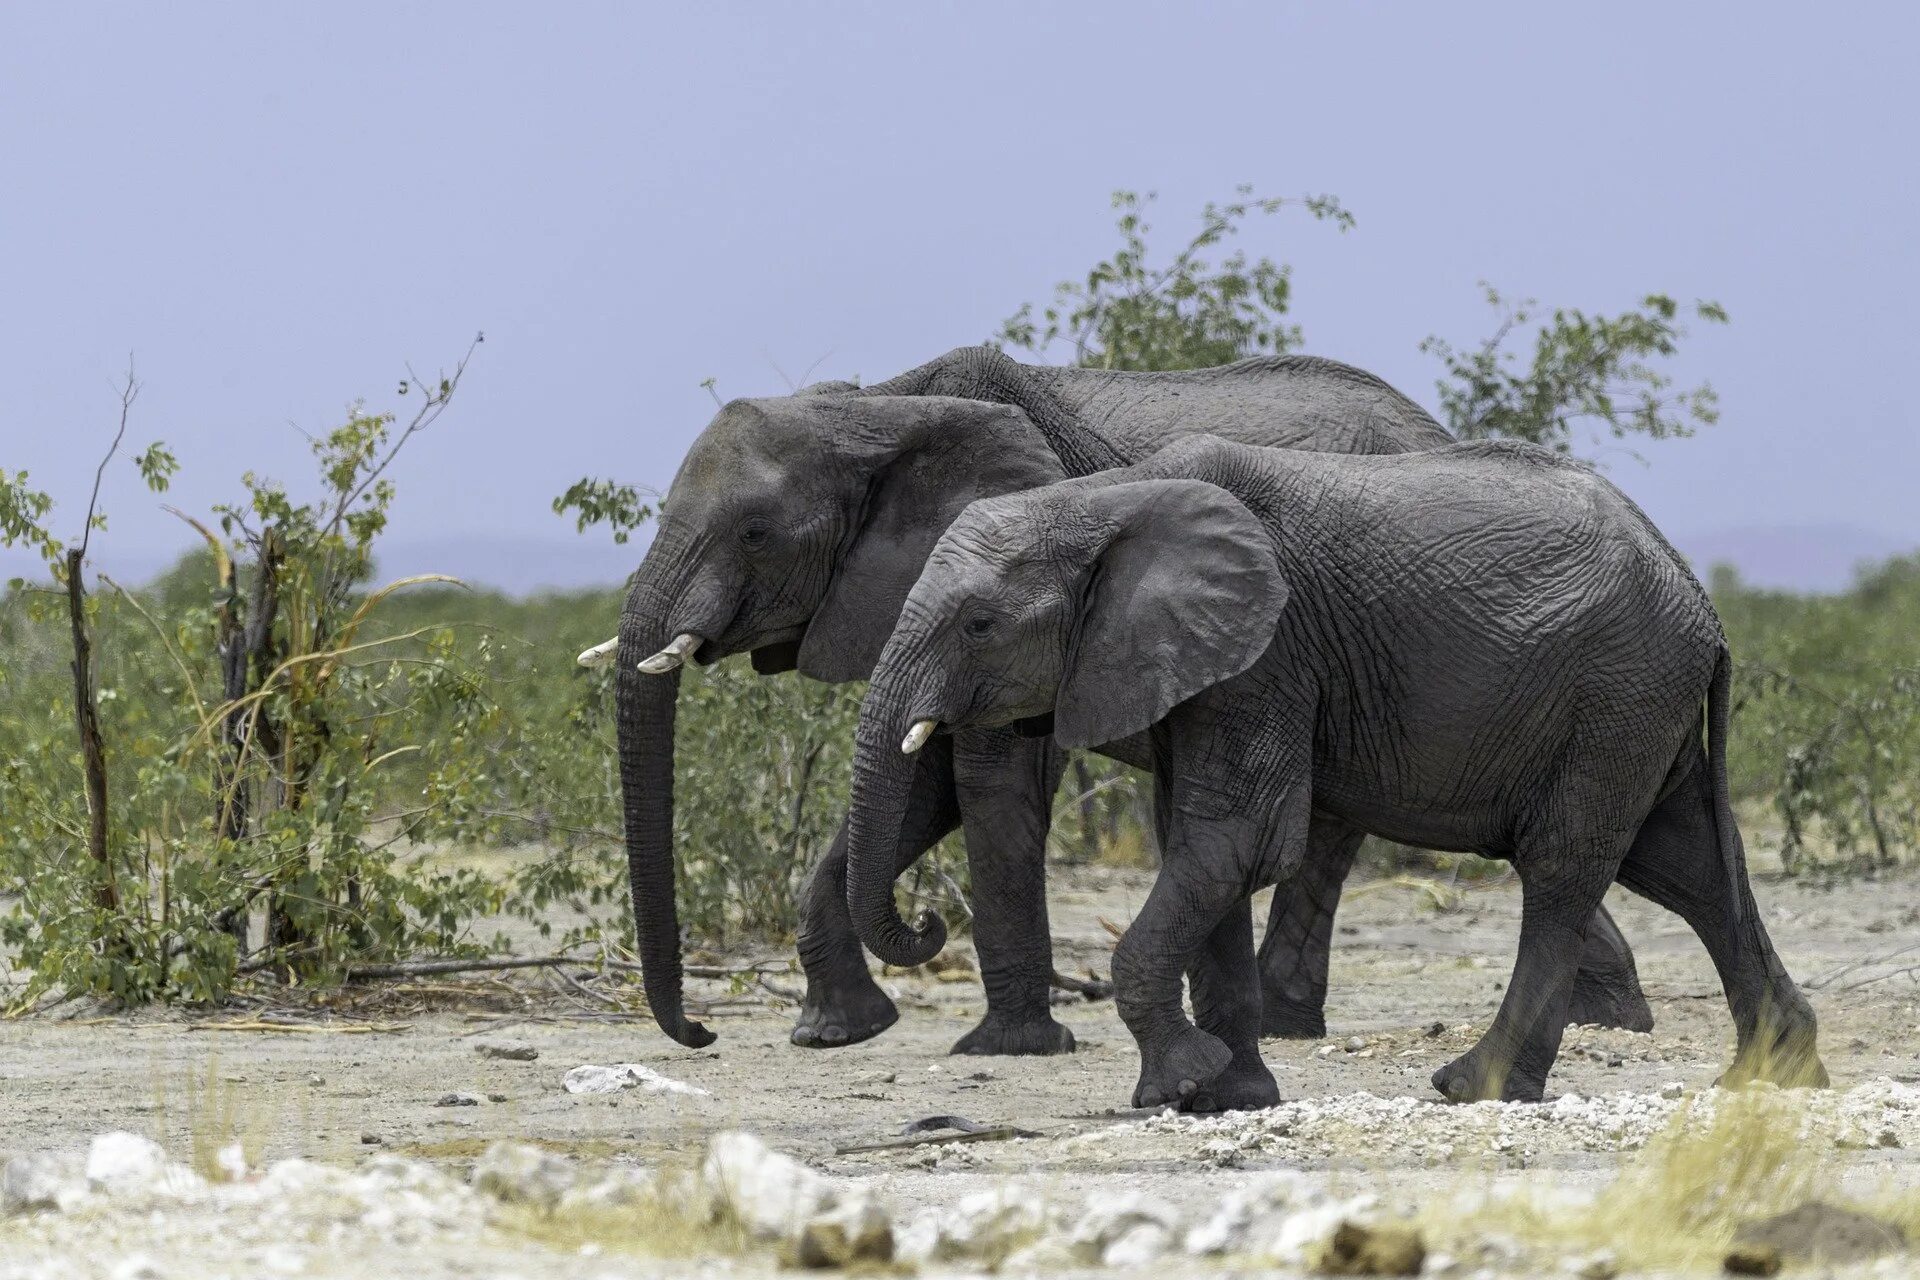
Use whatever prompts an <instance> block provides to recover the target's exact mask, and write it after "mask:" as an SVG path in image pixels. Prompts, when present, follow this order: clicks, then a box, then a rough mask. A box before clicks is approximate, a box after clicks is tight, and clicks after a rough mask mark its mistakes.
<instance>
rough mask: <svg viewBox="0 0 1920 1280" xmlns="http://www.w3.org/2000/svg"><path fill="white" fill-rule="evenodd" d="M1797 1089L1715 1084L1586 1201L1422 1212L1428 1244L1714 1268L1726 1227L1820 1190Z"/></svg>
mask: <svg viewBox="0 0 1920 1280" xmlns="http://www.w3.org/2000/svg"><path fill="white" fill-rule="evenodd" d="M1810 1128H1811V1120H1810V1115H1809V1111H1808V1107H1807V1103H1806V1100H1805V1094H1804V1093H1802V1092H1800V1091H1783V1090H1778V1089H1770V1088H1758V1089H1750V1090H1742V1091H1738V1092H1734V1091H1720V1092H1716V1093H1715V1094H1713V1095H1711V1096H1710V1097H1708V1098H1703V1099H1698V1100H1696V1101H1695V1102H1693V1103H1691V1104H1689V1105H1688V1106H1687V1107H1684V1108H1682V1109H1681V1111H1680V1112H1679V1114H1677V1115H1676V1116H1675V1117H1674V1118H1673V1121H1672V1122H1671V1123H1670V1124H1669V1125H1668V1127H1667V1129H1666V1130H1665V1131H1664V1132H1663V1133H1662V1134H1661V1135H1660V1136H1659V1137H1657V1138H1655V1139H1654V1140H1653V1141H1652V1142H1650V1143H1649V1144H1648V1145H1647V1147H1646V1149H1645V1150H1644V1151H1642V1152H1641V1153H1640V1154H1639V1155H1638V1156H1637V1157H1636V1158H1635V1159H1633V1160H1632V1161H1631V1162H1630V1163H1628V1164H1627V1165H1626V1167H1625V1168H1623V1169H1622V1170H1621V1172H1620V1174H1619V1176H1618V1177H1616V1178H1615V1179H1614V1181H1613V1182H1612V1183H1611V1184H1610V1185H1609V1186H1607V1187H1606V1189H1605V1190H1603V1191H1601V1192H1600V1194H1599V1195H1598V1196H1596V1197H1594V1198H1592V1199H1591V1200H1574V1199H1554V1198H1551V1197H1547V1196H1541V1195H1538V1194H1536V1193H1533V1192H1531V1191H1529V1190H1527V1189H1524V1188H1523V1189H1519V1190H1516V1191H1515V1192H1513V1193H1512V1194H1508V1195H1504V1196H1494V1197H1490V1198H1488V1199H1486V1200H1485V1201H1484V1202H1482V1203H1480V1204H1478V1205H1477V1206H1473V1207H1471V1208H1468V1209H1467V1210H1466V1211H1465V1212H1462V1211H1461V1209H1460V1207H1459V1206H1458V1205H1449V1206H1441V1207H1437V1208H1435V1209H1431V1210H1429V1211H1428V1212H1427V1213H1426V1214H1425V1215H1423V1220H1424V1226H1425V1229H1426V1231H1427V1233H1428V1238H1429V1239H1440V1240H1446V1241H1448V1242H1449V1243H1450V1244H1456V1245H1460V1246H1466V1247H1470V1246H1471V1244H1472V1242H1473V1241H1474V1240H1476V1239H1480V1238H1484V1237H1486V1236H1487V1235H1489V1234H1497V1235H1504V1236H1507V1237H1510V1238H1512V1239H1514V1240H1517V1241H1519V1242H1521V1243H1522V1244H1525V1245H1529V1246H1533V1247H1535V1248H1548V1249H1553V1248H1558V1249H1561V1250H1564V1251H1565V1252H1568V1253H1578V1252H1583V1251H1588V1250H1595V1249H1602V1248H1604V1249H1609V1250H1611V1251H1612V1252H1613V1254H1614V1256H1615V1257H1616V1258H1617V1259H1618V1260H1619V1262H1620V1263H1621V1264H1622V1265H1623V1266H1624V1267H1626V1268H1629V1269H1649V1268H1697V1267H1708V1268H1718V1266H1719V1265H1720V1261H1721V1259H1722V1258H1723V1257H1724V1256H1725V1254H1726V1250H1727V1246H1728V1244H1729V1243H1730V1242H1731V1241H1732V1239H1733V1233H1734V1229H1735V1228H1736V1227H1738V1226H1739V1225H1740V1224H1741V1223H1742V1222H1746V1221H1748V1220H1750V1219H1753V1218H1760V1217H1765V1216H1767V1215H1770V1214H1775V1213H1781V1212H1784V1211H1786V1210H1788V1209H1791V1208H1794V1207H1795V1206H1797V1205H1800V1204H1803V1203H1805V1202H1806V1201H1808V1200H1810V1199H1815V1198H1819V1197H1820V1196H1821V1195H1822V1194H1823V1193H1825V1195H1826V1198H1828V1199H1831V1198H1832V1197H1831V1190H1832V1186H1833V1182H1834V1179H1833V1173H1834V1170H1833V1169H1832V1168H1831V1167H1830V1164H1831V1160H1830V1157H1829V1155H1828V1152H1829V1151H1830V1148H1831V1144H1830V1143H1828V1142H1825V1141H1813V1140H1810V1138H1811V1137H1812V1135H1811V1134H1810V1132H1809V1130H1810Z"/></svg>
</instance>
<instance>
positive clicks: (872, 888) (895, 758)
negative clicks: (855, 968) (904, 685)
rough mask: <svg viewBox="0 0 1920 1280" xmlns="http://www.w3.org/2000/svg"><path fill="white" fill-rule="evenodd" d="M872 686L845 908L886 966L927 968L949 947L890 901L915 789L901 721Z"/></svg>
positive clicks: (942, 931)
mask: <svg viewBox="0 0 1920 1280" xmlns="http://www.w3.org/2000/svg"><path fill="white" fill-rule="evenodd" d="M889 705H890V703H889V700H888V699H887V698H886V697H885V696H884V695H882V694H881V693H880V686H879V685H877V684H876V685H875V686H874V687H873V689H872V690H870V691H869V692H868V695H867V700H866V704H865V706H863V707H862V708H861V712H860V731H859V735H858V738H857V740H856V746H855V751H854V757H853V801H852V805H851V807H850V808H849V810H848V813H847V907H848V910H849V912H850V914H851V915H852V917H853V927H854V929H855V931H856V932H858V933H859V935H860V941H861V942H863V943H865V944H866V947H867V950H869V951H871V952H873V954H874V955H876V956H878V957H880V959H881V960H883V961H885V962H886V963H888V964H891V965H898V966H901V967H903V968H910V967H912V966H913V965H917V964H925V963H926V962H927V961H929V960H931V959H933V957H935V956H936V955H939V954H940V948H941V947H943V946H945V945H946V942H947V928H946V925H945V924H944V923H942V921H941V920H940V917H939V916H937V915H935V914H934V913H932V912H931V911H923V912H921V914H920V918H919V920H917V921H916V922H915V923H913V924H911V925H910V924H908V923H907V922H906V921H905V920H902V919H901V918H900V912H899V910H898V909H897V908H896V907H895V905H894V901H893V880H894V868H895V865H896V859H895V857H894V851H895V849H896V848H898V846H899V843H900V828H901V826H902V824H903V823H904V822H905V820H906V811H907V796H908V793H909V792H910V791H911V790H912V787H913V775H914V769H915V767H916V761H915V759H914V757H912V756H910V755H906V754H904V753H902V751H901V750H900V735H899V734H897V733H894V732H893V727H894V726H895V724H896V723H897V722H898V717H896V716H893V715H891V714H889V713H888V712H887V710H886V708H887V707H888V706H889Z"/></svg>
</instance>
